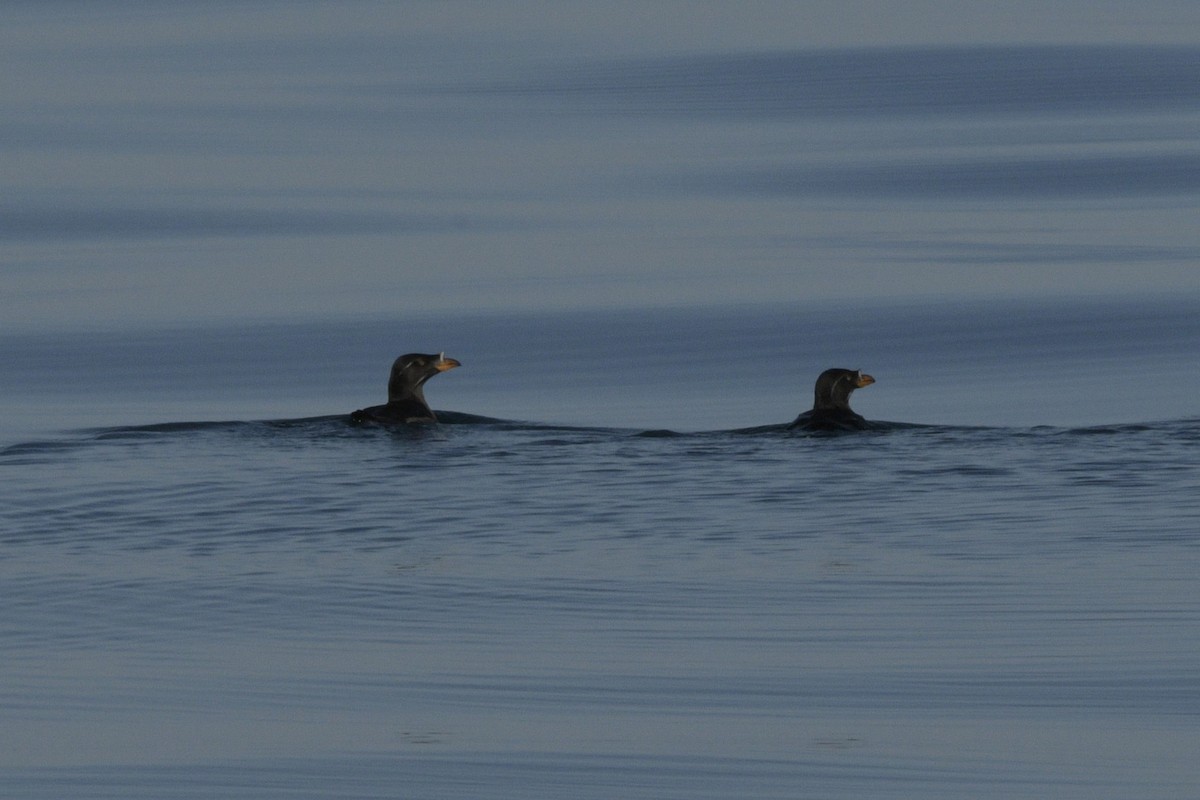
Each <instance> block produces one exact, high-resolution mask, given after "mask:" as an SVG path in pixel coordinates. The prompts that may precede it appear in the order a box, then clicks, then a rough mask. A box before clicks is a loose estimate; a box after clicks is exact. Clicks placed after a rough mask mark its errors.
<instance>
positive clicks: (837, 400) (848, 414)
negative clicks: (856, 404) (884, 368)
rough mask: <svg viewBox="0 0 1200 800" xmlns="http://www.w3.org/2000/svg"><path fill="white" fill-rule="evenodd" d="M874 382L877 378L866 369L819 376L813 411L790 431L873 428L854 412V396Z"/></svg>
mask: <svg viewBox="0 0 1200 800" xmlns="http://www.w3.org/2000/svg"><path fill="white" fill-rule="evenodd" d="M874 382H875V379H874V378H872V377H871V376H870V375H867V374H865V373H864V372H863V371H862V370H857V369H827V370H825V371H824V372H822V373H821V374H820V375H819V376H817V386H816V389H815V391H814V393H813V394H814V398H813V407H812V410H810V411H805V412H804V413H803V414H801V415H800V416H798V417H796V419H795V421H794V422H792V424H791V425H789V426H788V428H798V429H800V430H806V431H856V430H864V429H866V428H869V427H871V425H870V423H869V422H867V421H866V420H865V419H864V418H863V417H862V415H861V414H856V413H854V412H853V411H851V410H850V393H851V392H853V391H854V390H855V389H861V388H862V387H864V386H870V385H871V384H872V383H874Z"/></svg>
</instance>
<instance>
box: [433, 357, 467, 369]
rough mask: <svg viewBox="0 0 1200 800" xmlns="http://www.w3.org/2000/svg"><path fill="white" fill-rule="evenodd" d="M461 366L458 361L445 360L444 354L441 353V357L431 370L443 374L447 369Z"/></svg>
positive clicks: (453, 359)
mask: <svg viewBox="0 0 1200 800" xmlns="http://www.w3.org/2000/svg"><path fill="white" fill-rule="evenodd" d="M461 366H462V362H460V361H459V360H458V359H455V358H446V354H445V353H442V354H441V357H440V358H439V359H438V361H437V363H436V364H434V365H433V368H434V369H436V370H437V371H438V372H445V371H446V370H448V369H454V368H455V367H461Z"/></svg>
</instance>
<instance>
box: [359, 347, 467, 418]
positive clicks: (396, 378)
mask: <svg viewBox="0 0 1200 800" xmlns="http://www.w3.org/2000/svg"><path fill="white" fill-rule="evenodd" d="M461 366H462V364H461V363H459V362H458V361H456V360H455V359H453V358H446V354H445V353H437V354H436V355H431V354H426V353H408V354H407V355H403V356H400V357H399V358H397V359H396V361H395V362H394V363H393V364H392V374H391V376H390V377H389V378H388V401H387V403H385V404H384V405H381V406H371V407H369V408H360V409H359V410H358V411H355V412H353V413H352V414H350V419H351V420H352V421H354V422H378V423H382V424H390V425H402V424H405V423H408V422H437V415H436V414H434V413H433V409H431V408H430V407H429V403H427V402H425V392H424V391H423V390H422V388H421V387H423V386H424V385H425V381H427V380H429V379H430V378H432V377H433V376H434V375H437V374H438V373H439V372H445V371H446V370H448V369H454V368H455V367H461Z"/></svg>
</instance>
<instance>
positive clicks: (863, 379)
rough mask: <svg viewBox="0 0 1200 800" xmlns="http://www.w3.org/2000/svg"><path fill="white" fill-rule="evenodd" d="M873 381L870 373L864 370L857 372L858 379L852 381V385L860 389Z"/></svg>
mask: <svg viewBox="0 0 1200 800" xmlns="http://www.w3.org/2000/svg"><path fill="white" fill-rule="evenodd" d="M874 382H875V379H874V378H872V377H871V376H870V375H868V374H867V373H865V372H860V373H858V380H856V381H855V382H854V385H855V386H856V387H858V388H859V389H861V388H863V387H864V386H870V385H871V384H872V383H874Z"/></svg>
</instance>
